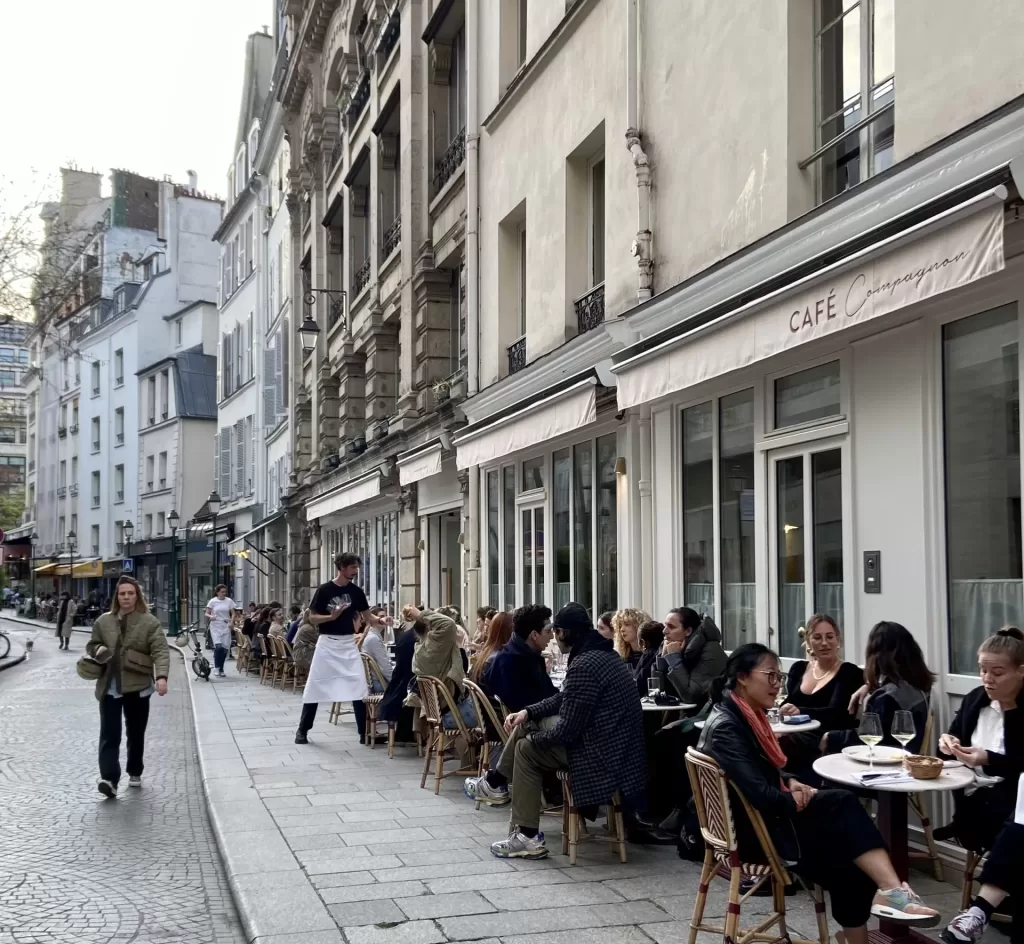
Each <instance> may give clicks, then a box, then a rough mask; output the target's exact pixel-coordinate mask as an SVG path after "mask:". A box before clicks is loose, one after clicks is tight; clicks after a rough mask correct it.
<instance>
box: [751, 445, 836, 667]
mask: <svg viewBox="0 0 1024 944" xmlns="http://www.w3.org/2000/svg"><path fill="white" fill-rule="evenodd" d="M847 470H848V455H847V446H846V443H845V441H844V440H823V441H820V442H816V443H812V444H808V445H806V446H802V447H798V448H793V449H779V450H774V451H772V452H769V453H768V506H769V528H768V561H769V567H768V574H769V587H768V590H769V593H768V597H769V601H770V611H769V627H770V628H769V631H768V632H769V638H768V645H770V646H772V647H773V648H774V649H776V651H778V653H779V655H781V656H783V657H785V658H803V657H804V650H803V647H802V643H801V641H800V637H799V629H800V627H802V626H804V625H806V623H807V620H808V619H809V618H810V617H811V616H813V615H814V614H815V613H827V614H828V615H829V616H831V617H832V618H833V619H834V620H835V621H836V623H838V624H839V628H840V629H842V628H843V625H844V619H845V615H846V609H847V600H848V595H847V594H848V587H849V586H850V579H851V577H852V576H853V575H852V559H851V557H850V554H849V552H848V545H849V530H850V524H849V521H848V520H846V518H847V517H848V515H847V514H846V502H845V499H844V495H845V491H844V488H843V476H844V474H847Z"/></svg>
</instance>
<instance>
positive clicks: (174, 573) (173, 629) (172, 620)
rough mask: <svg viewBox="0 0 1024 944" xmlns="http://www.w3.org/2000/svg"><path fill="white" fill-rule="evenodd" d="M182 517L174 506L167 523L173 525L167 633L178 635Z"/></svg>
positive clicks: (179, 630)
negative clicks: (179, 541)
mask: <svg viewBox="0 0 1024 944" xmlns="http://www.w3.org/2000/svg"><path fill="white" fill-rule="evenodd" d="M180 520H181V518H180V517H179V516H178V512H177V511H175V510H174V509H173V508H172V509H171V513H170V514H169V515H168V516H167V523H168V524H169V525H170V526H171V606H170V608H169V609H168V613H167V617H168V619H167V624H168V625H167V635H168V636H177V635H178V633H180V632H181V629H180V628H179V619H180V616H181V614H180V612H179V601H178V538H177V534H178V522H179V521H180Z"/></svg>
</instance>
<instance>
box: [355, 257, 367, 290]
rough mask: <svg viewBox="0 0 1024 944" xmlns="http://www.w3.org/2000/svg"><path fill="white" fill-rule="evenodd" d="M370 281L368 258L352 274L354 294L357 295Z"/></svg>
mask: <svg viewBox="0 0 1024 944" xmlns="http://www.w3.org/2000/svg"><path fill="white" fill-rule="evenodd" d="M369 281H370V260H369V259H367V260H366V262H364V263H363V264H362V265H361V266H360V267H359V268H358V269H356V271H355V275H353V276H352V296H353V297H357V296H358V295H359V293H360V292H362V290H363V289H364V288H366V285H367V283H368V282H369Z"/></svg>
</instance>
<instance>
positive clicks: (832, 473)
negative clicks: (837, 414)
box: [808, 449, 845, 630]
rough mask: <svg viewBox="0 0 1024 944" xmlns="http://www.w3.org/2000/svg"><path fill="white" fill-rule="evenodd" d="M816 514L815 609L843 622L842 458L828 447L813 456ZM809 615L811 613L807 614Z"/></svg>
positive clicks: (841, 625)
mask: <svg viewBox="0 0 1024 944" xmlns="http://www.w3.org/2000/svg"><path fill="white" fill-rule="evenodd" d="M811 478H812V489H813V491H812V493H811V500H812V502H813V505H812V511H813V514H814V535H813V540H814V612H815V613H827V614H828V615H829V616H831V617H832V618H833V619H834V620H835V621H836V623H838V624H839V629H840V630H842V629H844V628H845V627H844V622H843V609H844V606H843V604H844V600H843V460H842V452H841V451H840V450H838V449H829V450H828V451H827V452H816V453H814V454H813V455H812V456H811ZM808 615H810V614H808Z"/></svg>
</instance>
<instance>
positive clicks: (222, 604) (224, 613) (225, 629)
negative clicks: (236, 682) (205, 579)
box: [206, 584, 236, 678]
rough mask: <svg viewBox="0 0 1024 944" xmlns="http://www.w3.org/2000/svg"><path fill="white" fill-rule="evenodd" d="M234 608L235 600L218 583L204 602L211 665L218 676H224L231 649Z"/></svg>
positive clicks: (224, 587)
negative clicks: (211, 655)
mask: <svg viewBox="0 0 1024 944" xmlns="http://www.w3.org/2000/svg"><path fill="white" fill-rule="evenodd" d="M235 609H236V607H235V601H234V600H232V599H231V597H229V596H228V588H227V587H226V586H225V585H224V584H219V585H218V586H217V589H216V590H214V592H213V596H212V597H211V598H210V602H209V603H207V604H206V618H207V619H208V620H209V621H210V624H209V628H210V639H211V640H212V641H213V667H214V668H215V669H216V670H217V677H218V678H224V661H225V660H226V659H227V657H228V653H229V652H230V651H231V616H232V614H233V613H234V611H235Z"/></svg>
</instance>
